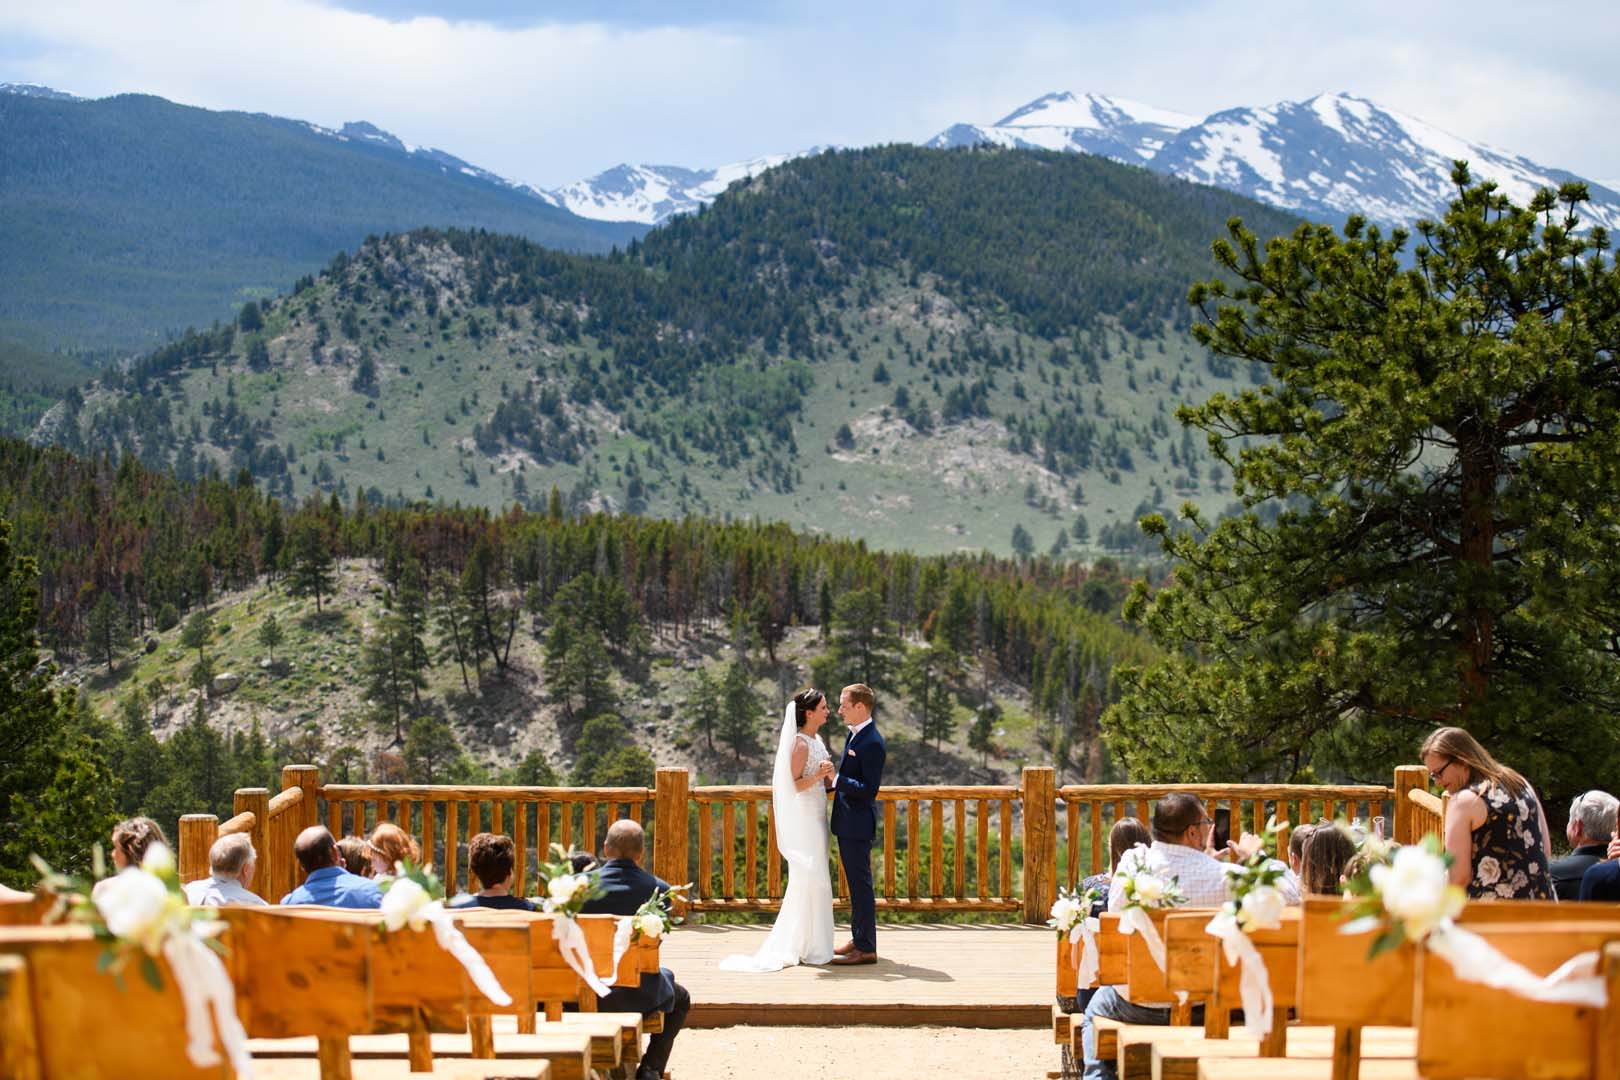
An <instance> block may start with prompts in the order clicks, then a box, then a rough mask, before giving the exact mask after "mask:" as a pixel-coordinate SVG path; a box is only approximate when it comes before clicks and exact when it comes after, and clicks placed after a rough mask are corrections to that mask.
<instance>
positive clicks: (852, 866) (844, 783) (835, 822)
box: [832, 720, 889, 953]
mask: <svg viewBox="0 0 1620 1080" xmlns="http://www.w3.org/2000/svg"><path fill="white" fill-rule="evenodd" d="M888 752H889V751H888V747H887V746H886V745H885V744H884V742H883V735H882V733H880V732H879V731H878V729H877V722H876V721H875V720H874V721H873V722H871V723H869V724H867V725H866V726H865V727H863V728H861V730H860V732H859V733H858V734H856V735H852V736H850V738H849V739H848V741H846V742H845V744H844V756H843V758H842V759H841V760H840V761H839V763H838V784H837V786H835V787H834V788H833V809H832V834H833V835H834V836H836V837H838V861H839V862H841V863H843V866H844V877H845V878H846V879H847V880H848V881H849V934H850V937H852V938H854V939H855V947H856V948H857V949H859V950H861V952H868V953H875V952H877V898H876V897H874V896H873V895H872V838H873V837H874V836H875V835H876V834H877V805H876V801H875V800H876V799H877V793H878V788H879V787H880V786H882V784H883V762H884V759H885V758H886V757H887V756H888Z"/></svg>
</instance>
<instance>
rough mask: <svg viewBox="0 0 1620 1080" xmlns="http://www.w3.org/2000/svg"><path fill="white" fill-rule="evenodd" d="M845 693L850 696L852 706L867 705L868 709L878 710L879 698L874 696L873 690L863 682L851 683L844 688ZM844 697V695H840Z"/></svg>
mask: <svg viewBox="0 0 1620 1080" xmlns="http://www.w3.org/2000/svg"><path fill="white" fill-rule="evenodd" d="M844 693H845V694H848V695H849V701H850V704H852V705H865V706H866V707H867V708H868V709H876V708H877V698H876V697H874V696H873V694H872V688H871V687H870V686H867V685H866V684H865V683H863V682H858V683H850V684H849V685H848V686H846V687H844ZM839 696H840V697H842V696H843V695H842V694H841V695H839Z"/></svg>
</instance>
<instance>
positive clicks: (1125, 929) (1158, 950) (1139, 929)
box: [1119, 906, 1164, 972]
mask: <svg viewBox="0 0 1620 1080" xmlns="http://www.w3.org/2000/svg"><path fill="white" fill-rule="evenodd" d="M1119 932H1120V933H1122V934H1141V935H1142V940H1143V941H1144V942H1145V943H1146V944H1147V947H1148V955H1149V956H1151V957H1153V962H1154V963H1155V964H1157V965H1158V966H1159V970H1160V971H1161V972H1162V971H1164V939H1163V938H1161V937H1160V936H1159V930H1158V927H1156V926H1154V925H1153V918H1152V916H1150V915H1149V914H1148V913H1147V909H1146V908H1142V907H1135V906H1133V907H1128V908H1126V909H1125V910H1124V911H1122V912H1120V913H1119Z"/></svg>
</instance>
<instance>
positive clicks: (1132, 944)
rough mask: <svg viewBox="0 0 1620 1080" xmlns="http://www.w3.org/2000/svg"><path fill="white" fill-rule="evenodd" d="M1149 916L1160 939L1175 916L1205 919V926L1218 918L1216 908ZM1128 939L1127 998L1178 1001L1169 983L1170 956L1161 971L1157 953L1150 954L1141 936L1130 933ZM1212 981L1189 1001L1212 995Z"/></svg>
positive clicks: (1166, 911)
mask: <svg viewBox="0 0 1620 1080" xmlns="http://www.w3.org/2000/svg"><path fill="white" fill-rule="evenodd" d="M1148 916H1149V918H1151V919H1152V920H1153V925H1154V926H1155V927H1156V928H1157V929H1158V931H1159V936H1160V937H1161V938H1163V937H1164V928H1165V922H1166V921H1167V920H1168V919H1169V918H1170V917H1171V916H1174V917H1176V918H1178V919H1181V920H1184V921H1188V922H1192V921H1196V920H1198V919H1202V920H1203V921H1204V922H1205V923H1207V922H1209V920H1210V919H1212V918H1214V917H1215V909H1214V908H1195V909H1189V908H1175V909H1158V910H1149V911H1148ZM1123 937H1124V938H1125V986H1126V993H1125V996H1126V997H1128V998H1130V999H1131V1000H1132V1001H1134V1002H1142V1003H1146V1002H1152V1001H1158V1002H1166V1001H1175V1000H1176V994H1175V993H1174V992H1173V991H1172V990H1171V988H1170V986H1169V984H1168V978H1167V975H1168V969H1169V966H1170V964H1169V955H1168V951H1167V952H1166V956H1165V968H1166V970H1165V971H1160V970H1159V965H1158V964H1156V963H1154V962H1153V953H1152V952H1151V951H1149V949H1148V944H1147V941H1146V940H1145V939H1144V938H1143V937H1142V935H1141V934H1126V935H1123ZM1209 989H1210V987H1209V980H1207V979H1206V980H1204V989H1203V990H1202V991H1201V993H1189V994H1188V997H1189V999H1198V998H1200V997H1208V996H1209Z"/></svg>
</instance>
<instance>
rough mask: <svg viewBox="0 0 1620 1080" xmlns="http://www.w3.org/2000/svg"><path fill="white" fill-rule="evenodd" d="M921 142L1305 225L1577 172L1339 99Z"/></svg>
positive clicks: (1080, 98)
mask: <svg viewBox="0 0 1620 1080" xmlns="http://www.w3.org/2000/svg"><path fill="white" fill-rule="evenodd" d="M923 145H925V146H929V147H934V148H939V149H948V148H951V147H958V146H981V145H995V146H1005V147H1009V148H1014V149H1024V150H1060V151H1065V152H1072V153H1085V154H1097V155H1100V156H1102V157H1106V158H1110V159H1112V160H1114V161H1118V162H1122V163H1124V164H1127V165H1140V166H1142V167H1143V168H1147V169H1150V170H1152V171H1154V172H1159V173H1164V174H1166V175H1169V176H1177V177H1180V178H1181V179H1183V180H1191V181H1193V182H1195V183H1200V184H1212V185H1214V186H1215V187H1220V188H1225V189H1226V190H1228V191H1235V192H1237V193H1238V194H1240V195H1246V196H1248V197H1249V198H1251V199H1254V200H1256V201H1258V202H1263V203H1266V204H1268V205H1271V206H1276V207H1279V208H1281V209H1284V210H1289V211H1293V212H1295V213H1298V214H1301V215H1302V216H1304V217H1307V218H1310V219H1312V220H1320V221H1329V222H1339V221H1343V220H1344V219H1345V218H1347V217H1348V216H1350V215H1351V214H1360V215H1362V216H1363V217H1366V218H1368V219H1370V220H1372V221H1376V222H1379V223H1380V224H1383V225H1409V224H1411V223H1412V222H1414V221H1416V220H1418V219H1419V218H1423V217H1436V216H1438V215H1439V214H1441V213H1442V212H1443V211H1444V209H1445V206H1446V203H1447V202H1448V201H1449V200H1450V199H1451V197H1452V196H1453V195H1454V194H1455V189H1454V188H1453V187H1452V184H1451V163H1452V162H1453V161H1454V160H1457V159H1463V160H1466V161H1468V162H1469V163H1470V165H1471V166H1472V167H1473V170H1474V173H1475V175H1476V176H1485V177H1489V178H1491V179H1493V180H1495V181H1496V182H1497V183H1498V184H1499V185H1501V187H1502V189H1503V191H1505V192H1506V193H1507V194H1508V195H1509V196H1510V197H1512V198H1513V199H1514V200H1515V201H1516V202H1519V203H1521V204H1522V203H1524V202H1525V201H1527V200H1528V199H1529V198H1530V196H1531V195H1532V194H1534V193H1535V191H1536V189H1538V188H1541V187H1552V188H1557V187H1558V185H1559V184H1561V183H1563V182H1564V181H1567V180H1575V179H1580V178H1579V177H1576V176H1575V175H1574V174H1573V173H1570V172H1568V171H1567V170H1564V169H1558V168H1552V167H1549V166H1545V165H1540V164H1537V163H1536V162H1533V161H1530V160H1529V159H1528V158H1525V157H1523V156H1521V155H1517V154H1513V153H1511V152H1508V151H1504V150H1499V149H1497V148H1495V147H1492V146H1489V145H1486V144H1484V143H1479V142H1474V141H1470V140H1468V139H1464V138H1459V137H1457V136H1455V135H1451V134H1449V133H1447V132H1445V131H1442V130H1440V129H1439V128H1437V127H1435V126H1433V125H1432V124H1428V123H1425V122H1424V121H1422V120H1419V119H1417V118H1416V117H1413V116H1409V115H1406V114H1405V113H1401V112H1398V111H1396V110H1394V109H1389V108H1385V107H1383V106H1381V105H1378V104H1376V103H1374V102H1371V101H1368V100H1367V99H1365V98H1360V97H1356V96H1354V95H1351V94H1342V93H1337V94H1319V95H1317V96H1316V97H1313V98H1309V99H1307V100H1305V101H1294V102H1279V103H1276V104H1273V105H1266V106H1255V107H1244V108H1236V109H1225V110H1222V111H1220V112H1216V113H1212V114H1210V115H1209V116H1206V117H1204V118H1202V119H1200V118H1198V117H1196V116H1192V115H1189V114H1185V113H1179V112H1175V111H1172V110H1168V109H1161V108H1158V107H1155V106H1152V105H1144V104H1142V103H1140V102H1135V101H1128V100H1126V99H1123V98H1113V97H1106V96H1103V95H1100V94H1083V95H1076V94H1073V93H1067V92H1065V93H1052V94H1046V95H1044V96H1042V97H1039V98H1036V99H1035V100H1034V101H1031V102H1029V103H1028V104H1026V105H1024V106H1022V107H1020V108H1018V109H1015V110H1013V111H1012V112H1010V113H1008V114H1007V115H1006V116H1004V117H1002V118H1001V119H1000V120H997V121H995V122H994V123H992V124H975V123H960V124H953V125H951V126H950V127H948V128H946V129H945V130H944V131H942V132H940V133H938V134H937V135H935V136H933V137H932V138H929V139H927V140H925V141H924V143H923ZM814 152H816V151H814V150H812V151H806V153H814ZM779 160H780V158H760V159H756V160H755V161H752V162H742V163H739V164H735V165H727V166H722V167H721V168H719V169H710V170H702V171H693V170H686V169H678V168H672V167H668V166H632V165H620V166H618V167H616V168H614V169H610V170H608V171H607V172H604V173H600V174H598V175H597V176H594V177H591V178H589V179H586V180H581V181H578V182H577V183H574V184H570V185H568V186H567V187H565V188H561V189H558V190H557V191H554V192H550V193H549V194H550V195H551V197H553V198H555V199H557V201H558V205H562V206H566V207H567V208H568V209H570V210H573V211H574V212H575V213H577V214H580V215H581V216H584V217H596V218H601V219H603V220H609V221H639V222H643V223H646V224H656V223H658V222H660V221H664V220H667V219H668V217H669V216H670V215H672V214H676V213H683V212H685V211H686V210H689V209H691V208H692V207H693V206H695V205H697V204H701V203H704V202H707V201H708V200H709V199H712V198H713V196H714V194H716V193H717V191H716V188H717V186H718V185H717V184H716V178H717V177H722V176H731V177H737V178H741V177H746V176H752V175H755V174H756V173H758V172H759V171H761V170H762V169H764V168H768V167H769V166H770V165H772V164H775V163H776V162H778V161H779ZM1591 183H1592V184H1594V185H1595V186H1594V187H1592V189H1591V194H1592V201H1591V202H1590V203H1588V204H1587V206H1586V208H1585V209H1584V210H1583V213H1584V214H1585V215H1586V216H1587V217H1588V218H1589V219H1590V220H1592V221H1595V222H1597V223H1599V224H1602V225H1605V226H1607V227H1609V228H1611V229H1612V228H1617V227H1620V181H1613V180H1610V181H1606V182H1605V181H1591ZM563 192H566V193H567V195H566V197H564V196H563V195H562V193H563Z"/></svg>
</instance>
